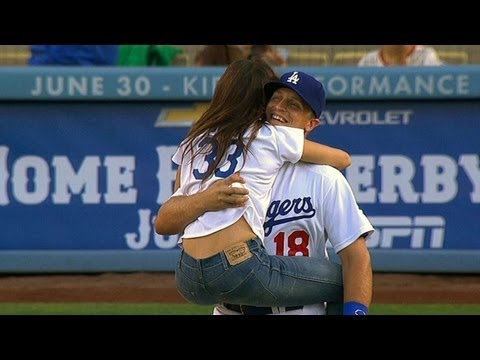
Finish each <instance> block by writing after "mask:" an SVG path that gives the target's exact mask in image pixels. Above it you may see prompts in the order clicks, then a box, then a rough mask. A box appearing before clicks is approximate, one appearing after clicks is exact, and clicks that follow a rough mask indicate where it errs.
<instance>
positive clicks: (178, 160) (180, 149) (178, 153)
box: [172, 142, 184, 165]
mask: <svg viewBox="0 0 480 360" xmlns="http://www.w3.org/2000/svg"><path fill="white" fill-rule="evenodd" d="M183 149H184V144H183V142H182V143H181V144H180V145H179V146H178V148H177V150H176V151H175V153H174V154H173V156H172V161H173V162H174V163H175V164H177V165H180V164H181V163H182V155H183Z"/></svg>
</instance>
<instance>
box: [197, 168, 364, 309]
mask: <svg viewBox="0 0 480 360" xmlns="http://www.w3.org/2000/svg"><path fill="white" fill-rule="evenodd" d="M237 176H238V175H237ZM225 181H226V180H225ZM229 181H239V178H233V179H229ZM223 186H225V192H226V190H227V189H226V187H227V186H228V182H227V181H226V184H224V185H223ZM207 191H208V190H207ZM210 191H212V193H211V194H210V196H212V197H213V198H218V197H217V196H216V195H217V194H218V193H220V192H221V191H222V184H217V187H215V188H212V189H210ZM237 196H238V195H237ZM225 198H226V197H225ZM264 229H265V239H264V245H265V247H266V249H267V251H268V253H269V254H274V255H284V256H312V257H323V258H328V255H327V252H326V242H327V240H329V241H330V243H331V244H332V246H333V249H334V250H335V252H336V253H337V254H338V255H339V257H340V260H341V263H342V266H343V277H344V299H345V302H346V303H348V302H349V301H350V300H353V299H354V300H356V301H357V302H359V301H362V302H363V304H366V305H369V304H370V301H371V292H372V273H371V271H372V270H371V266H370V257H369V253H368V250H367V248H366V241H365V240H366V238H367V237H368V236H370V235H371V234H372V233H373V227H372V225H371V224H370V222H369V221H368V219H367V217H366V216H365V215H364V214H363V212H362V211H361V210H360V209H359V208H358V205H357V203H356V200H355V197H354V194H353V192H352V190H351V187H350V185H349V184H348V182H347V180H346V179H345V177H344V176H343V174H342V173H341V172H340V171H338V170H337V169H335V168H333V167H331V166H327V165H314V164H307V163H302V162H299V163H297V164H284V166H283V167H282V168H281V170H280V172H279V174H278V177H277V180H276V181H275V183H274V186H273V195H272V201H271V204H270V206H269V208H268V211H267V217H266V221H265V223H264ZM335 311H337V312H338V309H336V310H331V309H329V312H328V313H329V314H330V313H332V314H335V313H336V312H335ZM325 313H326V307H325V304H317V305H305V306H303V307H290V308H282V307H271V308H255V307H252V306H239V305H232V304H221V305H218V306H216V307H215V308H214V314H216V315H239V314H247V315H255V314H258V315H264V314H278V315H282V314H284V315H324V314H325Z"/></svg>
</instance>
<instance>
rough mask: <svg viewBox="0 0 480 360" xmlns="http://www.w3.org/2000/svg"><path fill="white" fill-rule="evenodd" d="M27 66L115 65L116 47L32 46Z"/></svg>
mask: <svg viewBox="0 0 480 360" xmlns="http://www.w3.org/2000/svg"><path fill="white" fill-rule="evenodd" d="M30 50H31V52H32V56H31V57H30V60H29V61H28V64H29V65H86V66H88V65H100V66H108V65H116V64H117V58H118V45H32V46H31V47H30Z"/></svg>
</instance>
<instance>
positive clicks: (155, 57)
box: [118, 45, 184, 66]
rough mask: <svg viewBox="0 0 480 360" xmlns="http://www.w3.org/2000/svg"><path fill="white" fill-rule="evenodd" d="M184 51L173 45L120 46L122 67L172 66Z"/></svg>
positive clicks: (119, 61)
mask: <svg viewBox="0 0 480 360" xmlns="http://www.w3.org/2000/svg"><path fill="white" fill-rule="evenodd" d="M183 52H184V50H183V49H180V48H178V47H176V46H172V45H120V52H119V57H118V65H120V66H171V65H172V64H173V61H174V60H175V58H176V57H177V55H178V54H181V53H183Z"/></svg>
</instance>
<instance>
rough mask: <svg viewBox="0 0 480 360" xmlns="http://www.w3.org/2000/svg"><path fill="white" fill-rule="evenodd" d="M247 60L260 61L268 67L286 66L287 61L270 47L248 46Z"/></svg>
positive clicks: (276, 50)
mask: <svg viewBox="0 0 480 360" xmlns="http://www.w3.org/2000/svg"><path fill="white" fill-rule="evenodd" d="M244 46H247V45H244ZM249 59H262V60H263V61H265V62H266V63H267V64H269V65H270V66H287V59H286V58H285V57H284V55H283V54H282V53H281V52H280V51H279V50H278V49H275V48H274V47H273V46H272V45H250V55H249Z"/></svg>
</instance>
